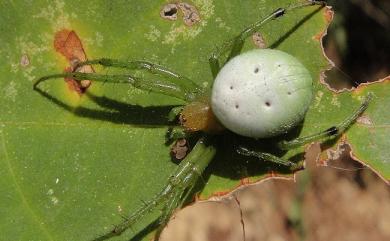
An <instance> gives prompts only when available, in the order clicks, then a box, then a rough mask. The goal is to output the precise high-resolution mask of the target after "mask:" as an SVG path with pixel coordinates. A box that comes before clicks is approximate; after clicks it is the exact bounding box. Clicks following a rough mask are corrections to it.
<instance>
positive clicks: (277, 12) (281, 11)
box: [272, 8, 286, 19]
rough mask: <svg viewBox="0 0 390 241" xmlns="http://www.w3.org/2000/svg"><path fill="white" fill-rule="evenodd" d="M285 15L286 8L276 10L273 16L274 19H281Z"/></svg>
mask: <svg viewBox="0 0 390 241" xmlns="http://www.w3.org/2000/svg"><path fill="white" fill-rule="evenodd" d="M285 13H286V9H284V8H278V9H276V10H275V12H274V13H273V14H272V15H273V19H276V18H279V17H281V16H283V15H284V14H285Z"/></svg>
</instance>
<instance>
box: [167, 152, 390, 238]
mask: <svg viewBox="0 0 390 241" xmlns="http://www.w3.org/2000/svg"><path fill="white" fill-rule="evenodd" d="M315 148H319V147H317V146H314V147H313V148H312V151H311V153H312V155H311V156H309V157H307V169H306V170H304V171H302V172H300V173H299V174H297V176H296V181H295V182H292V181H289V180H285V179H273V180H267V181H264V182H262V183H259V184H256V185H251V186H248V187H245V188H243V189H240V190H238V191H236V192H235V193H233V195H231V196H230V197H226V198H224V199H222V200H220V201H219V202H212V201H209V202H198V203H196V204H194V205H192V206H189V207H187V208H185V209H183V210H181V211H180V212H179V213H178V214H176V215H175V217H174V218H173V219H172V220H171V222H170V223H169V224H168V228H167V229H166V230H165V231H164V232H163V234H162V236H161V240H163V241H167V240H175V241H182V240H183V241H184V240H185V241H209V240H210V241H222V240H223V241H240V240H245V241H257V240H268V241H283V240H293V241H295V240H317V241H321V240H326V241H328V240H333V241H337V240H343V241H349V240H350V241H360V240H362V241H363V240H365V241H366V240H370V241H376V240H378V241H382V240H390V187H389V186H388V185H386V183H385V182H384V181H383V180H382V179H380V178H379V177H378V176H377V175H376V174H375V173H374V172H372V171H371V170H370V169H368V168H366V167H363V166H361V165H360V164H359V163H357V162H356V161H353V160H352V159H351V158H349V155H348V150H347V151H345V152H344V153H343V154H342V156H341V157H340V159H338V160H336V161H331V162H329V163H328V166H327V167H324V166H317V164H316V162H315V153H316V151H318V150H316V149H315Z"/></svg>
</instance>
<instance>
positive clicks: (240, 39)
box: [209, 0, 326, 78]
mask: <svg viewBox="0 0 390 241" xmlns="http://www.w3.org/2000/svg"><path fill="white" fill-rule="evenodd" d="M312 5H322V6H325V5H326V2H325V1H316V0H310V1H307V2H304V3H298V4H295V5H292V6H289V7H286V8H278V9H276V10H275V11H274V12H272V13H271V14H269V15H268V16H266V17H265V18H262V19H260V20H258V21H257V22H255V23H253V24H251V25H250V26H248V27H247V28H245V29H244V30H242V31H241V33H239V34H238V35H237V36H236V37H234V38H232V39H230V40H228V41H226V42H225V43H224V44H223V45H222V46H221V47H220V48H219V49H217V50H216V51H214V52H213V53H212V54H211V56H210V58H209V63H210V68H211V72H212V74H213V77H214V78H215V77H216V76H217V74H218V72H219V70H220V63H219V58H220V57H221V55H222V54H224V53H225V52H228V51H229V50H230V54H229V56H228V58H227V60H226V62H227V61H229V60H230V59H231V58H233V57H235V56H236V55H238V54H239V53H240V52H241V49H242V47H243V45H244V42H245V40H246V39H247V38H248V37H249V36H251V35H253V34H254V33H255V32H256V31H258V30H259V29H260V28H261V27H262V26H263V25H264V24H266V23H267V22H269V21H270V20H274V19H277V18H279V17H282V16H283V15H284V14H285V13H287V12H289V11H291V10H294V9H298V8H302V7H307V6H312ZM226 62H225V63H226Z"/></svg>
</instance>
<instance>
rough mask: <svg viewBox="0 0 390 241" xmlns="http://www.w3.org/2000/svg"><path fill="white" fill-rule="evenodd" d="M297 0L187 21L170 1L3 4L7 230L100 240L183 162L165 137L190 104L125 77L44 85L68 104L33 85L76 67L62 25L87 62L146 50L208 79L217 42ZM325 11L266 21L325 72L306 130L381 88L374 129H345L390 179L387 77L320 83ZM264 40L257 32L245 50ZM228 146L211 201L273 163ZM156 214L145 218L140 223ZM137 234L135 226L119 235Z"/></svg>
mask: <svg viewBox="0 0 390 241" xmlns="http://www.w3.org/2000/svg"><path fill="white" fill-rule="evenodd" d="M290 3H291V2H290V1H287V0H280V1H271V0H269V1H250V2H245V4H242V1H228V2H227V1H211V0H194V1H193V4H194V5H195V6H196V7H197V9H198V11H199V13H200V18H201V20H200V22H199V23H196V24H194V25H193V26H192V27H188V26H187V25H185V23H184V22H183V21H182V20H181V18H180V17H181V15H179V18H178V19H177V20H176V21H169V20H165V19H162V18H161V17H160V11H161V9H162V8H163V6H164V5H165V4H166V2H165V1H145V0H139V1H131V2H129V1H94V2H93V3H91V2H89V1H59V0H58V1H43V0H41V1H34V2H31V1H23V0H19V1H14V2H9V1H3V2H1V3H0V29H1V30H2V33H3V34H1V35H0V42H1V43H2V44H1V47H0V56H1V57H0V65H1V66H2V68H0V73H1V77H0V89H1V91H2V94H1V95H0V103H1V108H0V165H1V168H0V192H1V193H2V195H1V196H0V216H2V217H7V218H3V219H2V221H0V230H2V231H1V233H2V237H3V238H4V239H5V240H90V239H93V238H96V237H97V236H98V235H99V234H101V233H104V232H106V231H107V230H109V229H111V228H112V225H113V224H115V223H118V222H120V221H121V220H122V219H121V215H125V216H126V215H128V214H129V213H131V212H132V211H134V210H136V209H137V208H138V207H139V206H141V205H142V201H143V200H148V199H150V198H151V197H152V196H153V195H154V194H155V193H157V192H158V191H159V190H160V189H161V188H162V187H163V185H164V183H165V181H166V179H167V177H168V176H169V175H170V173H171V172H172V170H173V169H174V168H175V167H176V164H175V163H174V162H172V161H171V158H170V155H169V146H166V145H165V144H164V142H165V133H166V131H167V127H166V125H167V121H166V115H167V114H168V112H169V110H170V108H169V106H171V105H177V104H181V102H180V101H178V100H176V99H173V98H167V97H165V96H161V95H157V94H151V93H145V92H142V91H140V90H137V89H134V88H131V87H130V86H127V85H120V84H117V85H112V84H102V83H93V84H92V86H91V87H90V88H89V89H88V94H82V95H80V94H78V93H76V92H75V91H72V90H70V89H69V86H68V85H66V84H65V82H64V81H63V80H61V79H58V80H50V81H47V82H45V83H43V84H42V89H43V90H44V93H47V94H49V95H50V96H53V97H55V98H56V100H58V101H60V102H61V103H64V104H66V106H67V107H65V106H64V105H61V104H59V103H60V102H56V101H55V100H53V99H50V98H45V95H42V94H39V93H37V92H34V91H33V90H32V83H33V81H34V80H36V79H37V78H38V77H41V76H44V75H47V74H52V73H60V72H62V71H63V70H64V69H65V68H66V67H67V66H68V64H69V63H68V60H67V59H66V58H64V57H63V56H61V54H59V53H58V52H56V51H55V49H54V46H53V40H54V36H55V34H56V33H57V32H58V31H60V30H63V29H69V30H74V31H75V32H76V33H77V35H78V36H79V38H80V40H81V42H82V44H83V48H84V51H85V53H86V55H87V57H88V58H89V59H93V58H99V57H111V58H117V59H146V60H150V61H153V62H158V63H160V64H162V65H165V66H168V67H170V68H171V69H174V70H176V71H177V72H180V73H182V74H183V75H185V76H188V77H189V78H192V79H194V80H195V81H197V82H198V83H200V84H204V85H206V84H211V83H212V77H211V72H210V69H209V65H208V57H209V55H210V53H211V52H212V51H213V50H214V49H215V47H216V46H217V45H219V44H222V43H223V41H225V40H226V39H229V38H231V37H233V36H234V35H235V34H237V33H238V32H239V31H240V30H241V29H243V28H244V27H245V26H248V25H249V24H250V23H252V22H253V21H255V20H257V19H259V18H260V17H261V16H266V15H267V14H269V13H271V12H272V11H273V10H275V9H276V8H278V7H281V6H287V5H288V4H290ZM326 16H327V15H326V13H325V10H323V9H322V10H318V6H315V7H308V8H305V9H300V10H297V11H294V12H292V13H290V14H286V15H285V16H284V17H283V18H281V19H278V20H273V21H272V23H270V24H268V25H267V26H265V27H264V28H263V30H262V35H263V36H264V39H265V41H266V44H267V45H268V46H269V47H275V48H278V49H281V50H284V51H286V52H288V53H290V54H292V55H294V56H296V57H297V58H298V59H300V60H301V61H302V62H303V64H304V65H305V66H307V68H308V69H309V70H310V72H311V73H312V76H313V79H314V80H315V83H316V84H315V93H316V98H315V100H314V102H313V107H312V108H311V109H310V111H309V113H308V116H307V118H306V119H305V122H304V125H303V127H302V132H301V133H300V135H304V134H308V133H312V132H313V131H318V130H319V129H323V128H328V127H330V126H332V125H334V124H335V123H337V122H338V121H341V120H342V119H343V118H344V117H345V116H346V115H348V114H349V113H350V112H351V111H352V109H354V108H355V107H356V106H358V105H359V102H360V97H361V96H364V94H365V93H366V92H367V91H368V90H369V91H372V92H374V93H375V98H374V101H373V104H372V105H370V107H369V109H368V111H367V115H368V116H369V117H370V119H371V120H372V122H373V123H374V124H373V126H363V127H362V126H361V125H355V126H353V127H352V128H351V130H350V131H349V133H348V134H347V138H348V141H350V143H351V145H352V148H353V149H354V151H356V153H355V155H356V157H357V158H362V160H363V161H364V162H365V163H367V164H369V165H370V166H372V167H373V168H374V169H375V170H376V171H377V172H378V173H380V174H381V175H382V176H383V177H384V178H386V179H389V176H390V171H389V164H388V161H389V158H388V157H389V154H388V152H387V149H388V148H386V146H389V144H388V140H387V139H386V138H385V137H386V136H388V132H389V128H388V125H389V122H388V120H389V118H388V117H386V114H385V111H384V110H385V108H386V106H385V105H384V104H383V103H390V102H389V101H388V97H386V94H385V93H386V92H387V93H388V91H387V88H388V84H387V83H377V84H375V85H372V86H371V85H370V86H367V87H362V88H360V89H359V91H355V92H354V93H344V94H341V95H338V94H333V93H331V92H330V91H329V90H328V89H327V88H326V87H325V86H324V85H322V84H320V82H319V77H320V71H321V70H322V69H324V68H326V67H327V66H328V63H327V61H326V59H325V58H324V57H323V55H322V50H321V47H320V41H319V36H320V35H321V34H322V32H323V31H324V29H325V27H326V25H327V23H328V21H329V19H327V17H326ZM254 47H255V45H254V44H253V43H252V42H251V40H249V41H247V44H246V45H245V46H244V49H251V48H254ZM95 70H96V72H100V73H107V74H110V73H115V71H114V70H110V69H103V68H98V67H97V68H96V69H95ZM46 97H47V96H46ZM106 98H111V99H112V101H109V100H107V99H106ZM386 98H387V99H386ZM140 106H142V107H140ZM167 106H168V107H167ZM362 135H363V136H364V137H367V138H362ZM368 137H369V138H368ZM368 147H371V148H368ZM225 149H226V148H224V147H223V143H221V144H220V145H219V154H218V158H217V159H216V160H215V161H214V162H213V163H212V165H211V166H210V168H209V169H208V175H207V177H206V178H205V180H206V181H207V183H206V184H205V187H204V189H203V191H202V194H201V197H202V198H207V197H209V196H210V195H214V194H215V193H216V192H225V191H228V190H231V189H234V188H235V187H236V186H238V185H239V184H240V180H241V179H242V178H248V179H249V181H251V182H253V181H256V180H259V179H261V178H263V177H264V176H266V175H267V173H268V171H269V170H270V169H269V168H272V169H274V168H275V166H269V165H264V163H261V162H253V161H252V162H250V163H249V164H248V163H245V162H242V161H241V162H240V161H238V162H236V159H237V157H236V156H234V155H233V154H232V153H234V150H230V151H229V150H228V151H227V152H225ZM298 151H299V150H298ZM298 151H292V152H288V153H286V154H284V156H285V157H286V158H287V157H291V156H294V155H295V154H297V153H298ZM150 222H151V218H149V219H146V220H144V221H143V222H141V223H139V225H138V226H137V227H135V229H136V230H137V229H142V228H143V227H145V226H146V225H147V224H149V223H150ZM132 235H134V233H133V232H132V231H131V230H130V231H129V233H127V234H124V235H122V236H121V237H119V238H117V239H118V240H128V238H129V237H131V236H132Z"/></svg>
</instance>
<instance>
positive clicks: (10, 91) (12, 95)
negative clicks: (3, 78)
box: [4, 81, 18, 102]
mask: <svg viewBox="0 0 390 241" xmlns="http://www.w3.org/2000/svg"><path fill="white" fill-rule="evenodd" d="M17 95H18V90H17V86H16V83H15V82H14V81H11V82H9V84H8V85H7V86H6V87H5V88H4V96H5V98H7V99H8V100H11V101H13V102H15V101H16V97H17Z"/></svg>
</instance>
